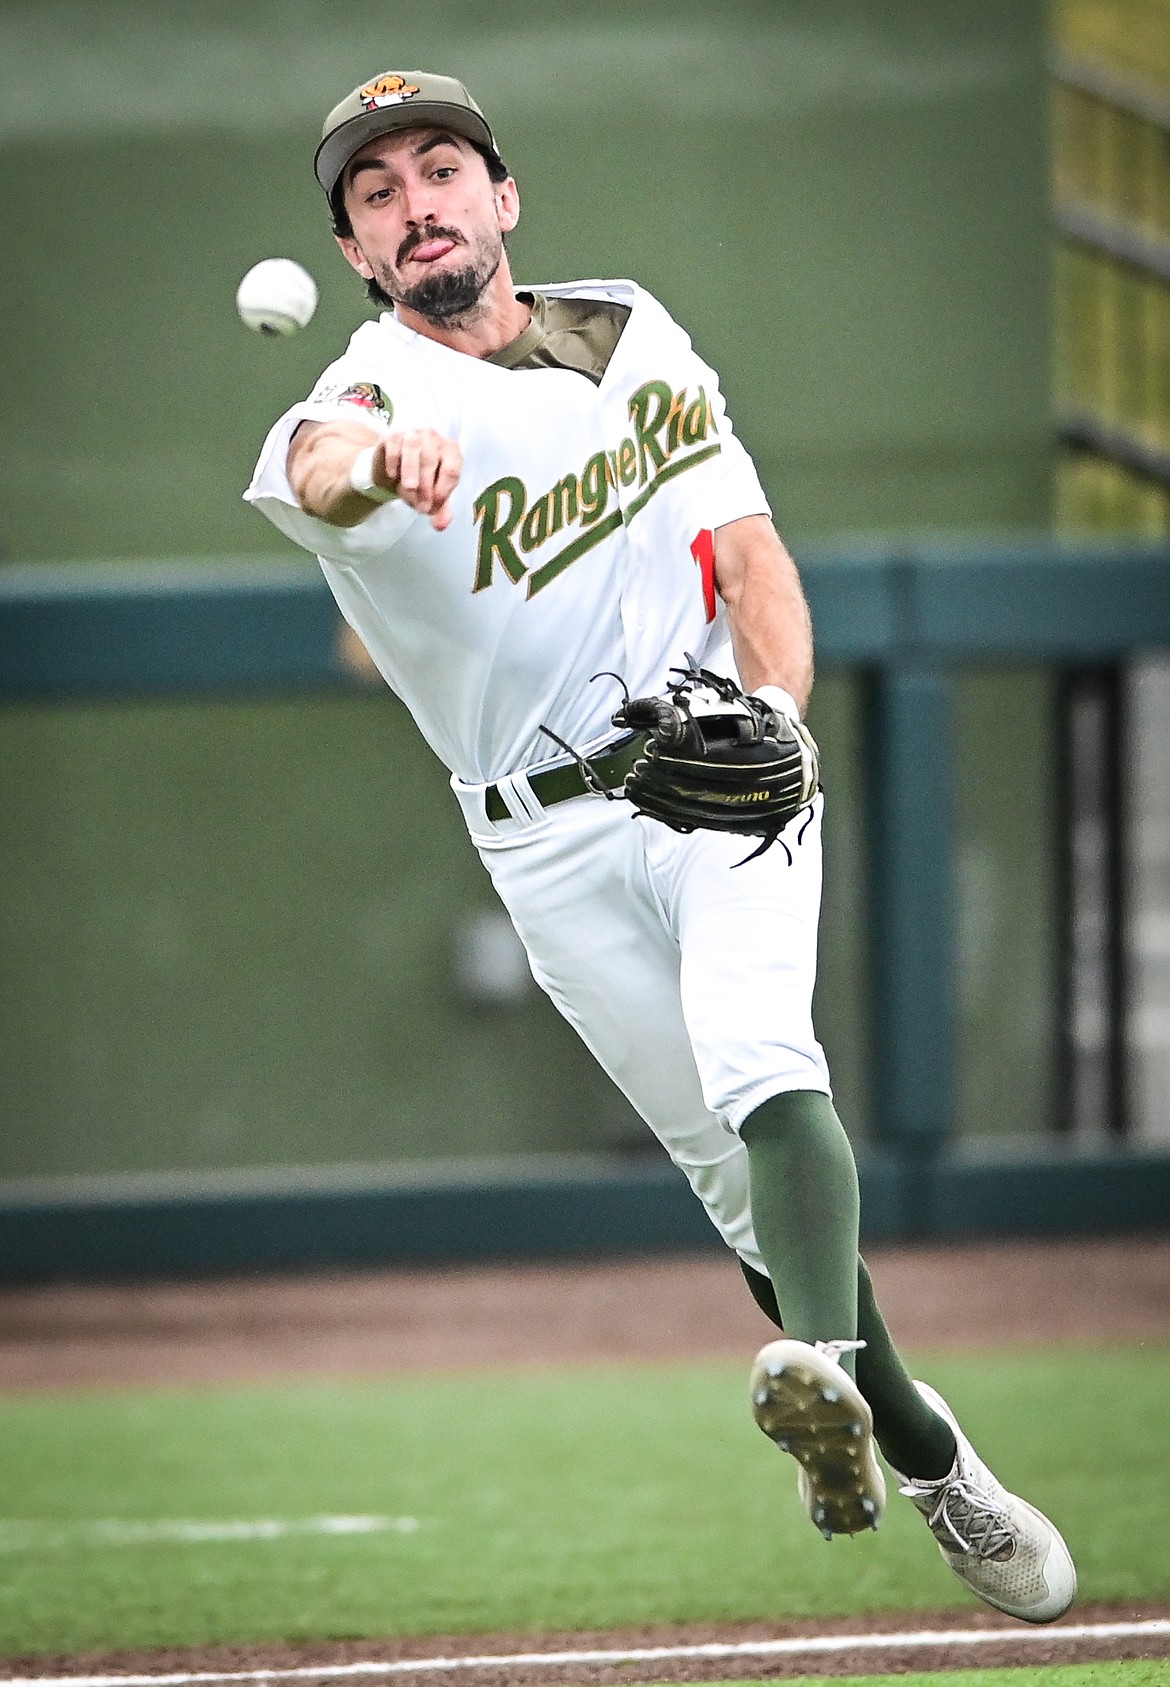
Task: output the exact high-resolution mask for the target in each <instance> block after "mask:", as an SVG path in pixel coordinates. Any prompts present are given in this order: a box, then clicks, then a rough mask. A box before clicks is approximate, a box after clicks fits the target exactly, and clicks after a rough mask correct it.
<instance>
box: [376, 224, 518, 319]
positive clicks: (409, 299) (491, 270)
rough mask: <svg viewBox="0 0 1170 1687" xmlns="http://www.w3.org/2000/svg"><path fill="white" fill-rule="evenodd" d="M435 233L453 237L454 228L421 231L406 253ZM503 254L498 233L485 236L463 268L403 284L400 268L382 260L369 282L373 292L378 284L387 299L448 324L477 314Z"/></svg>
mask: <svg viewBox="0 0 1170 1687" xmlns="http://www.w3.org/2000/svg"><path fill="white" fill-rule="evenodd" d="M435 234H446V235H448V237H450V234H451V231H448V230H430V229H428V230H426V231H422V232H420V236H419V238H417V239H415V240H413V241H411V242H410V247H409V248H408V251H407V254H406V255H407V256H408V255H409V250H410V249H413V247H414V246H418V245H421V244H422V240H423V239H427V238H432V237H433V236H434V235H435ZM503 255H504V242H503V239H502V238H501V237H500V236H499V235H497V236H496V238H495V240H492V239H491V238H490V237H487V236H485V237H484V239H483V240H482V241H481V242H480V244H479V245H478V246H477V248H476V249H475V251H474V252H473V253H472V254H471V257H470V260H469V261H468V262H467V263H466V264H464V265H463V266H462V267H461V268H459V269H436V270H435V271H434V272H433V273H427V274H424V275H423V276H422V278H421V279H420V280H419V281H416V282H415V283H414V284H413V286H403V284H402V280H401V276H400V275H399V272H398V271H397V270H396V269H393V268H392V267H391V266H390V265H389V264H382V265H380V266H378V270H377V272H376V274H375V279H374V281H373V282H372V283H370V291H371V294H372V293H373V289H374V287H375V286H376V287H377V289H378V291H379V293H381V294H382V295H383V297H385V298H386V299H387V300H388V301H390V302H392V303H394V304H396V305H405V306H406V307H407V309H408V310H413V311H417V313H418V315H419V316H421V317H423V318H424V320H425V321H427V322H430V323H433V324H434V325H435V326H436V327H449V326H450V325H451V324H452V323H456V322H458V321H459V320H460V319H461V318H466V317H471V316H474V315H475V314H476V312H477V308H478V307H479V305H480V301H481V300H482V298H483V295H484V292H485V290H486V288H487V286H488V284H489V282H490V281H491V279H492V277H493V276H494V275H495V273H496V271H497V270H498V269H499V267H500V260H501V258H502V257H503ZM400 261H401V255H400Z"/></svg>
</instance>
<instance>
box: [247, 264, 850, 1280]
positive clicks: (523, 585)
mask: <svg viewBox="0 0 1170 1687" xmlns="http://www.w3.org/2000/svg"><path fill="white" fill-rule="evenodd" d="M558 301H559V303H558ZM565 301H592V302H593V307H591V308H590V309H588V310H585V309H583V306H582V304H581V303H575V304H571V305H570V304H568V303H565ZM533 307H534V314H533V322H532V325H531V327H530V328H529V329H528V330H526V331H525V333H524V334H522V335H521V336H520V338H519V340H517V341H515V342H513V345H512V346H511V347H505V348H504V349H503V351H501V352H500V353H497V354H496V355H495V357H493V358H490V359H478V358H474V357H469V356H467V355H466V354H464V353H461V352H455V351H452V350H450V348H448V347H446V346H442V345H439V344H438V343H437V342H436V341H434V340H431V339H428V338H426V337H425V336H422V335H419V334H416V333H414V332H412V330H410V329H409V328H406V327H404V326H403V325H402V324H401V323H400V322H399V321H398V320H397V318H396V317H395V316H394V315H392V314H386V315H383V316H382V317H380V318H379V319H378V320H377V321H376V322H370V323H367V324H365V325H364V326H363V327H361V328H359V329H358V331H357V333H355V334H354V336H353V339H352V340H351V341H350V344H349V346H348V348H347V350H346V351H345V353H344V355H343V356H342V357H340V358H339V359H338V360H337V362H336V363H334V364H332V365H331V366H330V367H329V369H327V370H326V371H325V374H324V375H323V376H322V378H321V380H320V381H319V383H318V384H317V386H316V387H315V388H314V390H313V392H312V394H311V395H310V396H309V398H308V399H307V400H306V401H305V402H304V403H303V404H297V405H294V406H293V408H292V409H291V410H290V411H288V413H287V414H286V415H285V416H283V417H282V418H281V419H280V421H279V422H277V424H276V426H275V427H274V428H273V429H272V431H271V433H270V434H269V436H268V439H267V441H266V442H265V445H264V449H263V451H262V453H261V456H260V461H259V463H258V465H257V467H256V472H255V474H254V476H253V479H252V483H251V485H250V486H249V488H248V491H247V493H246V497H247V498H248V499H249V500H250V501H251V502H253V503H255V504H256V505H257V506H258V507H259V508H260V509H261V510H262V511H263V512H264V514H265V515H267V516H268V517H269V518H270V519H271V520H272V521H274V522H275V523H276V525H277V526H278V527H279V528H280V529H281V531H282V532H284V533H286V534H288V536H289V537H290V538H292V539H294V540H295V541H296V542H297V543H298V544H300V545H303V546H305V547H306V549H308V550H310V551H313V552H315V553H316V554H317V556H318V557H319V558H320V560H321V565H322V568H323V569H324V571H325V576H326V578H327V580H328V581H329V584H330V586H331V587H332V590H333V593H334V595H335V597H336V599H337V602H338V604H339V605H340V607H341V610H342V613H343V614H344V615H345V617H346V619H347V620H348V621H349V623H350V624H351V626H353V628H354V629H355V631H356V632H357V633H358V635H359V636H360V638H361V639H362V641H363V643H364V644H365V645H366V647H367V649H368V650H369V652H370V654H371V656H372V657H373V659H374V661H375V662H376V663H377V665H378V667H379V669H380V670H381V672H382V674H383V675H384V676H385V678H386V680H387V682H388V683H389V685H390V686H391V687H392V688H393V689H394V691H395V692H397V694H398V695H399V696H400V697H401V698H402V699H403V701H404V702H405V703H406V705H407V707H408V708H409V709H410V711H411V713H412V714H413V716H414V717H415V719H416V721H417V722H418V725H419V727H420V728H421V730H422V732H423V734H424V735H425V737H426V738H427V740H428V742H429V743H430V744H431V746H432V748H433V749H434V750H435V751H436V752H437V754H438V755H439V757H440V758H441V759H442V760H443V761H444V762H445V763H446V764H447V766H448V767H449V768H450V769H451V773H452V781H451V782H452V785H453V787H454V789H455V792H456V795H457V797H458V799H459V802H460V805H461V807H462V810H463V813H464V817H465V819H466V821H467V824H468V828H469V830H470V832H471V835H472V837H473V839H474V841H475V844H476V846H477V847H478V849H479V852H480V855H481V858H482V859H483V861H484V865H485V866H486V867H487V870H488V872H489V873H490V874H491V877H492V882H493V883H494V885H495V887H496V889H497V891H498V892H499V894H500V897H501V899H502V901H503V902H504V904H505V906H506V907H507V909H508V911H509V913H510V914H511V916H512V920H513V922H514V924H515V926H516V929H517V931H518V932H519V933H520V936H521V937H522V939H523V941H524V945H525V948H526V950H527V952H528V957H529V961H530V963H531V966H532V971H533V974H534V976H535V977H536V979H537V981H538V982H539V983H540V984H541V986H542V987H543V988H544V989H545V990H546V991H547V992H548V994H549V995H550V996H551V998H552V999H553V1001H554V1002H555V1003H556V1004H557V1006H558V1008H559V1009H560V1011H561V1012H562V1013H563V1014H564V1015H565V1017H566V1018H567V1019H568V1020H569V1022H570V1023H571V1024H572V1025H573V1026H574V1027H575V1028H576V1029H577V1031H578V1032H579V1033H580V1035H581V1036H582V1038H583V1039H584V1040H585V1042H586V1043H587V1044H588V1046H589V1048H590V1049H591V1050H592V1051H593V1053H594V1055H595V1056H596V1058H597V1060H598V1061H599V1062H600V1064H601V1065H602V1066H603V1067H604V1069H605V1070H606V1071H607V1072H608V1073H609V1074H610V1076H611V1077H612V1078H613V1080H614V1082H615V1083H616V1084H617V1085H618V1086H619V1087H620V1088H621V1089H622V1090H623V1091H624V1093H625V1094H626V1095H627V1096H628V1097H629V1099H630V1101H631V1102H632V1103H633V1105H634V1106H635V1107H636V1108H637V1109H638V1111H639V1112H640V1113H641V1114H642V1116H643V1118H645V1119H646V1120H647V1122H648V1123H649V1125H650V1126H651V1128H652V1129H653V1130H654V1131H655V1132H656V1134H657V1135H658V1136H659V1137H660V1138H661V1140H662V1141H663V1143H665V1145H666V1146H667V1148H668V1149H669V1151H670V1154H671V1156H672V1158H673V1159H674V1161H675V1164H676V1165H677V1166H679V1167H680V1169H681V1170H682V1171H683V1172H684V1173H685V1175H686V1176H687V1178H688V1179H689V1180H690V1183H691V1186H692V1187H693V1189H694V1190H695V1193H696V1194H697V1195H698V1196H699V1198H700V1200H701V1201H702V1202H703V1204H704V1205H705V1207H706V1209H707V1211H708V1213H709V1215H710V1217H711V1220H712V1222H713V1223H714V1224H715V1225H716V1227H717V1228H718V1230H719V1232H720V1234H721V1235H722V1236H723V1237H724V1239H725V1240H726V1241H727V1243H728V1244H729V1245H730V1246H731V1247H733V1248H734V1249H736V1251H737V1252H738V1253H739V1254H740V1256H741V1257H742V1258H743V1259H744V1260H745V1261H746V1262H747V1263H748V1264H749V1265H751V1266H752V1267H753V1268H754V1269H755V1270H757V1271H761V1272H762V1271H765V1269H766V1268H765V1266H764V1262H763V1260H762V1258H761V1256H760V1252H759V1248H758V1245H757V1242H756V1238H755V1234H754V1231H753V1228H752V1222H751V1214H750V1205H749V1199H748V1178H747V1160H746V1151H745V1149H744V1146H743V1143H742V1141H741V1140H740V1139H739V1137H738V1135H737V1134H736V1133H737V1132H738V1129H739V1126H740V1124H741V1123H742V1121H743V1120H744V1119H745V1118H746V1117H747V1116H748V1114H749V1113H751V1112H752V1110H753V1109H754V1108H755V1107H757V1106H759V1105H760V1103H761V1102H763V1101H764V1100H766V1099H767V1098H768V1097H769V1096H771V1095H775V1094H776V1093H778V1092H779V1091H781V1090H791V1089H814V1090H825V1091H827V1090H828V1089H829V1079H828V1071H827V1068H826V1066H825V1061H824V1054H823V1051H822V1050H821V1048H820V1045H819V1043H818V1042H817V1040H816V1036H815V1033H814V1030H813V1024H812V989H813V982H814V979H815V975H816V938H817V920H818V915H819V909H820V888H821V880H820V874H821V866H820V813H821V801H820V798H819V797H818V798H817V799H816V800H815V802H814V803H813V805H812V807H811V809H810V811H809V813H808V814H807V815H806V816H805V817H803V818H800V817H798V819H797V820H796V821H794V822H793V823H792V824H791V825H790V827H789V828H788V829H787V830H786V832H785V833H784V835H783V836H782V837H781V839H780V840H779V841H778V842H777V844H776V845H775V846H774V847H773V849H772V850H770V851H769V852H768V853H767V854H765V855H763V856H760V857H759V858H757V859H756V860H754V861H753V862H752V863H751V864H750V865H749V866H745V867H743V868H742V869H741V870H737V871H734V872H733V871H732V870H731V869H732V868H733V867H734V866H735V865H736V863H737V862H738V861H740V860H741V859H742V857H743V855H744V853H745V847H744V846H745V840H744V839H742V838H734V837H727V836H723V835H720V834H716V833H712V832H699V833H695V834H693V835H692V836H689V837H682V836H680V835H679V834H678V833H675V832H672V831H670V830H669V829H668V828H666V827H664V826H660V825H658V824H657V823H656V822H652V821H651V822H643V823H641V824H638V825H632V824H631V821H630V809H629V807H628V805H626V804H623V803H621V802H605V801H604V800H602V799H601V798H600V797H597V796H590V795H582V796H580V797H578V798H576V799H575V800H568V801H564V802H561V803H559V804H556V805H555V806H551V807H549V808H547V809H545V808H543V807H542V806H541V804H540V802H539V801H538V800H536V799H535V798H534V797H533V793H532V789H531V787H530V786H529V784H528V780H527V777H526V776H527V775H528V774H531V773H532V772H534V771H537V770H539V769H540V768H541V767H542V766H545V765H548V764H550V763H556V762H563V761H564V760H565V759H566V757H565V755H564V753H563V751H561V750H559V749H556V748H554V747H553V746H552V744H551V741H550V740H549V739H548V738H547V737H546V736H545V735H544V734H543V733H542V732H541V730H540V729H541V726H542V725H547V726H548V727H550V728H551V729H552V730H553V731H554V732H556V733H558V734H559V735H560V737H562V738H564V739H565V740H566V741H567V742H568V743H570V744H572V745H574V746H575V747H576V748H577V749H578V750H580V751H582V752H584V753H586V754H588V753H591V752H592V751H594V750H596V749H597V748H598V747H599V746H600V745H601V744H603V743H605V742H606V741H607V740H609V739H612V738H614V737H615V736H616V733H615V729H614V727H613V725H612V723H611V719H610V717H611V715H612V712H613V709H614V707H615V706H616V704H617V702H618V701H619V700H620V697H621V692H620V689H619V687H618V686H617V684H616V682H615V681H613V680H605V679H599V680H597V681H596V683H591V681H592V679H593V676H594V675H595V674H602V673H604V672H606V671H609V672H612V673H616V674H620V675H621V676H622V678H623V679H624V680H625V682H626V684H627V686H628V687H629V689H630V692H631V693H632V694H633V695H635V696H646V695H651V694H656V693H660V692H661V691H662V690H663V689H664V688H665V685H666V683H667V680H668V678H669V670H670V668H671V667H672V666H675V665H680V664H682V663H683V661H684V660H685V657H686V654H687V653H689V654H690V655H692V656H694V657H696V658H697V659H698V660H699V661H700V662H702V663H703V664H704V665H705V666H708V667H713V668H716V669H719V670H722V671H723V672H733V671H734V669H733V665H732V661H731V653H730V644H729V635H728V629H727V623H726V616H725V612H724V611H723V609H722V607H721V605H720V601H719V598H718V596H717V593H716V591H715V581H714V551H713V535H714V532H715V530H716V529H717V528H719V527H722V526H724V525H725V524H726V523H728V522H731V521H735V520H738V519H739V518H740V517H742V516H748V515H758V514H768V513H770V512H769V510H768V503H767V500H766V499H765V497H764V494H763V491H762V490H761V487H760V483H759V480H758V478H757V476H756V473H755V470H754V468H753V467H752V464H751V461H750V459H749V458H748V456H747V453H746V452H745V451H744V449H743V447H742V446H741V445H740V443H739V442H738V440H737V439H736V438H735V435H734V434H733V432H732V430H731V426H730V424H729V422H728V419H727V414H726V410H725V407H724V403H723V399H722V396H721V394H720V391H719V381H718V377H717V376H716V374H715V372H714V370H713V369H711V368H710V366H709V365H708V364H706V363H704V362H703V360H702V359H701V358H700V357H699V356H698V355H697V354H696V353H695V351H694V349H693V348H692V346H691V343H690V340H689V339H688V338H687V336H686V334H685V333H684V332H683V330H682V329H681V328H680V327H679V326H678V324H677V323H675V322H674V321H673V320H672V319H671V317H670V316H669V315H668V314H667V312H666V311H665V310H664V309H663V308H662V306H661V305H660V304H659V303H658V302H657V301H656V300H655V299H653V298H652V297H651V296H650V295H649V294H648V293H646V292H644V291H643V290H642V289H641V288H640V287H637V286H636V285H635V284H634V283H633V282H630V281H578V282H571V283H566V284H564V285H559V286H552V287H542V288H541V289H539V290H538V292H537V293H536V294H535V295H534V299H533ZM556 310H559V311H560V313H561V315H560V321H561V326H560V327H559V328H557V329H555V331H549V332H548V334H547V335H546V317H547V319H548V321H550V322H551V321H552V319H553V317H554V315H555V311H556ZM566 324H567V325H566ZM574 324H576V326H574ZM575 334H577V335H579V339H580V342H581V347H584V349H581V347H578V351H579V355H578V358H577V361H574V355H576V354H575V353H574V349H573V348H574V343H575V342H574V335H575ZM542 336H546V337H545V338H544V339H542ZM590 336H593V338H592V339H590ZM586 342H588V343H587V344H586ZM566 348H567V349H566ZM534 364H535V365H536V366H533V365H534ZM355 416H358V417H364V418H365V419H367V420H368V421H369V422H370V423H371V425H372V426H374V427H377V428H381V429H407V428H415V427H429V428H433V429H435V430H436V432H438V433H440V434H444V435H447V436H448V437H450V438H453V439H455V440H457V441H458V443H459V446H460V448H461V450H462V452H463V459H464V467H463V474H462V478H461V480H460V483H459V486H458V487H457V488H456V490H455V493H454V494H453V497H452V507H453V519H452V521H451V523H450V525H449V526H448V527H447V528H446V529H445V530H444V531H443V532H441V533H437V532H436V531H435V529H434V528H433V527H432V526H431V523H430V521H429V519H428V518H427V517H425V516H420V515H417V514H415V513H414V512H413V511H412V510H410V509H409V508H408V507H407V506H406V505H405V504H402V503H397V502H393V503H389V504H385V505H382V506H380V507H379V508H378V509H376V510H375V511H374V513H373V514H372V515H370V516H369V517H368V518H367V519H366V520H365V521H363V522H361V523H360V524H359V525H358V526H357V527H353V528H336V527H331V526H329V525H328V524H327V523H325V522H322V521H318V520H315V519H314V518H313V517H312V516H309V515H307V514H306V513H305V512H304V511H303V510H302V509H301V508H300V506H299V505H298V503H297V501H296V499H295V497H294V495H293V492H292V489H291V487H290V485H289V482H288V477H287V474H286V472H285V460H286V457H287V453H288V444H289V440H290V438H291V436H292V433H293V430H294V429H295V427H296V425H297V423H298V422H299V421H301V420H302V419H310V420H320V421H330V420H333V419H337V418H344V419H348V420H352V419H353V418H354V417H355ZM497 781H498V782H499V786H498V788H499V790H500V792H501V793H502V794H503V797H504V803H505V808H506V810H507V813H506V816H505V817H504V818H502V819H501V818H498V817H497V818H496V819H493V818H491V817H490V815H489V814H488V813H487V811H486V809H485V802H484V792H485V787H486V786H487V785H488V784H494V783H495V782H497ZM648 1050H650V1051H652V1052H651V1053H650V1055H649V1056H648V1054H647V1051H648Z"/></svg>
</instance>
